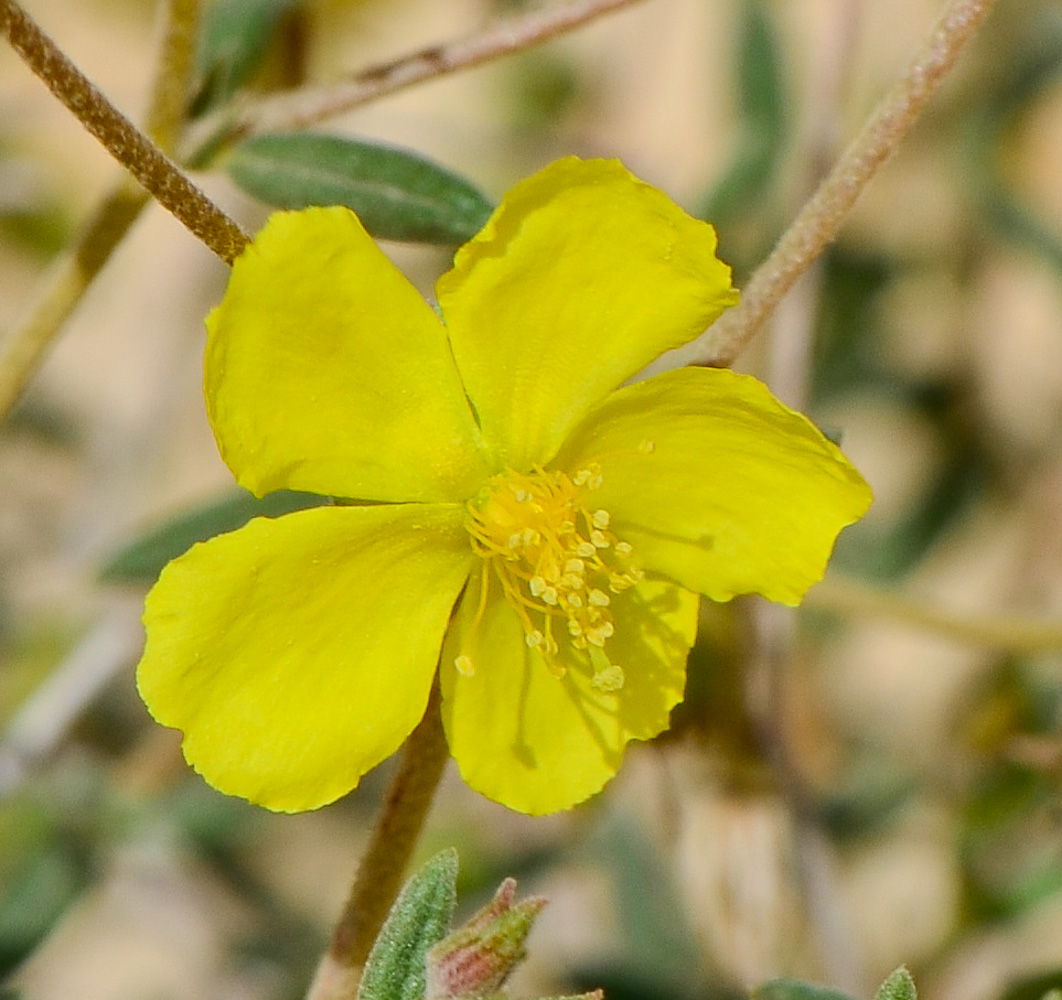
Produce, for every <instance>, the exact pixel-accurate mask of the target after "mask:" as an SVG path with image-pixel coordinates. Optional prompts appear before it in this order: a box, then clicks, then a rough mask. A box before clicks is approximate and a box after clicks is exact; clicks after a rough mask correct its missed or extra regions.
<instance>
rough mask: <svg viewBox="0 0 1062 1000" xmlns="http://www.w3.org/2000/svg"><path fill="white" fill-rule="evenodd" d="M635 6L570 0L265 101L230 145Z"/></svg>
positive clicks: (622, 1)
mask: <svg viewBox="0 0 1062 1000" xmlns="http://www.w3.org/2000/svg"><path fill="white" fill-rule="evenodd" d="M637 2H638V0H572V2H568V3H558V4H554V5H552V6H549V7H546V8H544V9H543V8H537V9H534V10H531V11H528V12H527V13H526V14H523V15H521V16H519V17H512V18H508V19H506V20H503V21H499V22H498V23H496V24H494V25H491V26H490V27H488V28H487V29H485V30H484V31H481V32H478V33H476V34H474V35H468V36H466V37H464V38H459V39H456V40H454V41H451V42H446V43H444V44H442V45H433V46H430V47H429V48H425V49H421V50H420V51H419V52H414V53H412V54H410V55H408V56H403V57H402V58H400V59H396V60H394V61H393V62H389V63H384V64H382V65H380V66H373V67H370V68H369V69H367V70H363V71H361V72H359V73H357V74H355V75H354V76H352V77H350V78H349V79H347V80H341V81H339V82H337V83H333V84H330V85H328V86H325V87H320V86H316V87H304V88H301V89H299V90H293V91H289V92H288V93H286V94H280V95H278V96H276V97H271V98H267V99H265V100H263V101H260V102H258V103H257V104H255V105H253V106H252V107H250V108H248V109H247V110H246V111H245V112H244V113H243V114H242V115H241V116H240V117H238V118H237V119H236V121H235V122H234V123H233V124H232V126H231V130H230V131H229V132H228V138H229V139H238V138H240V137H242V136H244V135H247V134H249V133H251V132H276V131H282V130H288V129H299V128H305V127H306V126H307V125H312V124H314V123H316V122H319V121H321V120H322V119H325V118H329V117H331V116H333V115H337V114H339V113H341V112H343V111H349V110H350V109H351V108H353V107H356V106H358V105H360V104H364V103H366V102H367V101H371V100H375V99H376V98H378V97H382V96H383V95H385V94H390V93H393V92H394V91H396V90H401V89H403V88H405V87H410V86H412V85H413V84H415V83H421V82H422V81H424V80H431V79H434V78H435V77H439V76H445V75H446V74H448V73H453V72H456V71H457V70H460V69H466V68H468V67H470V66H478V65H480V64H481V63H485V62H488V61H490V60H492V59H498V58H500V57H502V56H507V55H511V54H512V53H513V52H518V51H520V50H522V49H528V48H531V47H533V46H535V45H541V44H542V43H543V42H547V41H549V40H550V39H551V38H555V37H556V36H557V35H560V34H562V33H564V32H566V31H571V30H572V29H573V28H577V27H579V26H580V25H583V24H586V23H587V22H588V21H592V20H594V19H595V18H598V17H601V16H602V15H604V14H608V13H611V12H613V11H617V10H621V9H622V8H624V7H629V6H631V5H632V4H634V3H637Z"/></svg>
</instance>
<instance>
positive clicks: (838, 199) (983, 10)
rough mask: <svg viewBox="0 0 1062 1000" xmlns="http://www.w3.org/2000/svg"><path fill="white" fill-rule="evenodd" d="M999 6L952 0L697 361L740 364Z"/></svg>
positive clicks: (706, 338) (703, 343)
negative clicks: (742, 356) (916, 53)
mask: <svg viewBox="0 0 1062 1000" xmlns="http://www.w3.org/2000/svg"><path fill="white" fill-rule="evenodd" d="M995 2H996V0H952V3H951V4H950V5H949V6H948V9H947V11H946V12H945V14H944V16H943V17H942V18H941V19H940V21H938V22H937V24H936V26H935V27H934V29H933V31H932V33H931V34H930V36H929V39H928V41H927V42H926V44H925V45H924V46H923V47H922V49H921V50H920V51H919V52H918V55H917V56H916V57H915V59H914V60H913V62H912V63H911V66H910V68H909V69H908V70H907V72H906V73H905V74H904V76H903V77H902V78H901V80H900V81H899V83H897V85H896V86H895V87H894V88H893V90H892V92H891V93H890V94H889V95H888V96H887V97H886V98H885V100H884V101H883V102H882V103H881V104H880V105H879V106H878V109H877V110H876V111H875V112H874V114H873V115H872V116H871V118H870V120H869V121H868V122H867V124H866V125H865V126H864V128H863V131H862V132H861V133H860V134H859V136H858V137H857V138H856V139H855V141H854V142H852V144H851V145H850V146H849V147H848V148H847V149H846V150H845V152H844V153H843V154H842V155H841V158H840V160H838V161H837V164H836V165H835V166H834V168H833V170H831V171H830V173H829V175H828V176H827V177H826V179H825V180H824V181H823V182H822V184H820V185H819V188H818V190H817V191H816V192H815V194H814V195H813V196H812V198H811V200H810V201H809V202H808V203H807V204H806V205H805V206H804V208H803V210H802V211H801V212H800V214H799V215H798V216H797V218H796V221H795V222H794V223H793V224H792V225H791V226H790V227H789V230H788V231H787V232H786V233H785V235H784V236H783V237H782V239H781V240H780V241H779V243H778V245H777V246H776V247H775V249H774V250H773V251H772V253H771V255H770V256H769V257H768V258H767V260H766V261H764V263H763V264H761V265H760V267H759V268H757V270H756V272H755V273H754V274H753V275H752V277H751V279H750V280H749V282H748V284H747V285H746V286H745V288H744V290H743V292H742V298H741V303H740V304H739V305H738V306H736V307H735V308H734V309H731V310H729V311H728V312H726V313H724V314H723V315H722V316H721V317H720V318H719V319H718V320H717V321H716V322H715V323H714V324H713V325H712V327H711V328H710V329H709V330H708V331H707V332H706V333H704V334H703V335H702V337H701V339H700V341H699V342H698V343H697V344H696V345H695V348H694V350H693V354H692V362H693V363H694V364H703V365H713V366H715V367H719V368H725V367H728V366H729V365H731V364H733V362H734V360H735V359H736V358H737V356H738V355H739V354H740V353H741V351H742V350H743V349H744V348H745V346H746V345H747V344H748V342H749V341H750V340H751V339H752V337H753V336H754V335H755V334H756V332H757V331H758V330H759V329H760V327H761V325H762V324H763V322H764V320H766V319H767V317H768V316H769V315H770V314H771V313H772V312H773V311H774V309H775V307H776V306H777V305H778V302H779V300H780V299H781V298H782V296H783V295H785V293H786V292H787V291H788V290H789V289H790V288H791V287H792V285H793V282H795V281H796V279H797V278H799V277H800V275H801V274H803V273H804V272H805V271H806V270H807V269H808V267H809V266H810V265H811V263H812V261H814V260H815V259H816V258H817V257H818V256H819V254H820V253H822V251H823V250H824V249H825V247H826V245H827V244H828V243H829V242H830V241H831V240H832V239H833V238H834V236H836V234H837V231H838V229H840V227H841V223H842V222H844V220H845V218H846V217H847V215H848V212H849V211H850V210H851V208H852V206H853V205H854V204H855V201H856V199H857V198H858V197H859V195H860V194H861V193H862V191H863V189H864V188H865V187H866V185H867V183H868V182H869V181H870V179H871V178H872V177H873V176H874V174H875V173H877V171H878V169H879V168H880V167H881V165H882V164H883V163H884V162H885V161H886V160H887V159H888V158H889V156H890V155H891V154H892V153H893V151H894V150H895V149H896V147H897V146H898V145H899V143H900V141H901V140H902V139H903V137H904V136H905V135H906V134H907V132H908V130H909V129H910V127H911V126H912V125H913V124H914V122H915V120H916V119H917V118H918V115H919V113H920V112H921V111H922V108H923V107H925V104H926V102H927V101H928V100H929V98H930V96H931V95H932V94H933V92H934V91H935V90H936V89H937V87H938V86H939V84H940V82H941V81H942V80H943V79H944V77H945V76H946V75H947V73H948V70H950V69H951V67H952V65H953V64H954V63H955V60H956V59H957V58H958V55H959V53H960V51H961V50H962V48H963V46H964V45H965V44H966V43H967V42H968V41H969V40H970V38H972V37H973V35H974V33H975V32H976V30H977V28H978V27H979V26H980V25H981V23H982V22H983V21H984V19H985V18H986V17H987V16H988V13H989V11H990V10H991V9H992V7H993V5H994V4H995Z"/></svg>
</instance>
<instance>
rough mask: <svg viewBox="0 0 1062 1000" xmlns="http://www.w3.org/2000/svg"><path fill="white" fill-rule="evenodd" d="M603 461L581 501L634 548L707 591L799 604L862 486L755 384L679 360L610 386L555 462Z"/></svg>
mask: <svg viewBox="0 0 1062 1000" xmlns="http://www.w3.org/2000/svg"><path fill="white" fill-rule="evenodd" d="M593 462H597V463H599V465H600V467H601V476H602V484H601V486H600V488H599V489H598V491H597V493H596V494H595V495H593V499H592V502H593V504H594V505H595V506H599V507H601V508H603V509H605V510H608V511H609V512H610V513H611V515H612V530H613V532H614V533H615V535H616V536H617V537H618V538H620V539H622V540H624V541H626V542H628V543H630V544H631V545H633V547H634V556H635V560H636V561H637V562H639V563H640V565H641V566H642V567H643V568H644V569H647V570H654V571H657V572H660V573H663V574H666V575H667V576H669V577H670V578H671V579H673V580H675V581H676V582H677V583H680V584H681V585H682V586H684V587H689V588H690V589H691V590H696V591H698V592H699V593H702V594H704V595H706V596H707V597H710V598H712V599H713V600H716V601H725V600H729V599H730V598H731V597H733V596H734V595H736V594H745V593H757V594H762V595H763V596H764V597H767V598H770V599H771V600H774V601H780V602H782V603H783V604H796V603H798V602H799V601H800V599H801V598H802V597H803V595H804V592H805V591H806V590H807V589H808V587H810V586H811V585H812V584H813V583H815V582H816V581H818V580H819V579H820V578H821V577H822V574H823V571H824V570H825V568H826V561H827V559H828V558H829V555H830V552H831V550H832V549H833V543H834V541H835V539H836V537H837V534H838V533H839V532H840V530H841V529H842V528H843V527H844V526H845V525H846V524H851V523H852V522H853V521H856V520H858V519H859V518H860V517H862V515H863V513H864V512H865V511H866V509H867V507H868V506H869V505H870V500H871V495H870V488H869V487H868V486H867V484H866V483H865V482H864V481H863V479H862V477H861V476H860V475H859V473H858V472H856V470H855V469H854V468H852V466H851V465H850V464H849V463H848V460H847V459H846V458H845V457H844V455H842V454H841V452H840V451H839V450H838V449H837V448H836V447H835V446H834V445H832V444H831V443H830V442H829V441H827V440H826V438H824V437H823V436H822V434H820V433H819V431H818V430H817V429H816V428H815V427H814V426H813V425H812V424H811V423H810V422H809V421H808V420H807V419H806V418H804V417H803V416H801V415H800V414H799V413H795V412H793V411H792V410H790V409H788V408H787V407H786V406H784V405H783V404H782V403H780V402H779V401H778V400H777V399H775V398H774V397H773V396H772V395H771V394H770V393H769V392H768V391H767V389H766V387H765V386H763V385H762V384H760V383H759V382H757V381H756V380H755V379H753V378H750V377H749V376H746V375H736V374H734V373H733V372H730V371H725V370H719V369H707V368H686V369H681V370H679V371H672V372H666V373H664V374H662V375H657V376H655V377H654V378H651V379H649V380H647V381H645V382H641V383H639V384H637V385H633V386H628V387H627V388H624V389H621V390H619V391H618V392H616V393H614V394H613V395H612V396H610V397H609V398H608V399H607V400H606V401H605V402H604V403H602V404H601V405H600V406H599V407H598V408H597V409H596V410H595V411H594V412H593V413H591V414H590V415H589V416H587V418H586V421H585V422H584V423H583V424H582V425H581V426H580V427H579V428H578V429H577V430H576V431H575V432H574V433H573V435H572V437H571V439H570V440H569V441H568V442H567V443H566V445H565V448H564V451H563V453H562V454H561V455H559V456H558V458H557V463H556V464H557V465H558V466H559V467H560V468H563V469H567V470H572V471H574V470H577V469H580V468H585V467H587V466H588V465H590V464H591V463H593Z"/></svg>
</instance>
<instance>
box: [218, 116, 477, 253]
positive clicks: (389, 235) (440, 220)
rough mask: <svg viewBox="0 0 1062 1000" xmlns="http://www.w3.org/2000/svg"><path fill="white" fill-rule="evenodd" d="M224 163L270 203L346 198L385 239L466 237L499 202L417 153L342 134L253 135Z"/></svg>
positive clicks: (438, 240)
mask: <svg viewBox="0 0 1062 1000" xmlns="http://www.w3.org/2000/svg"><path fill="white" fill-rule="evenodd" d="M225 165H226V169H227V171H228V173H229V176H230V177H231V178H232V179H233V180H234V181H235V182H236V183H237V184H238V185H239V186H240V187H241V188H243V189H244V190H245V191H247V192H248V193H249V194H252V195H254V196H255V197H256V198H259V199H261V200H262V201H264V202H265V203H266V204H267V205H272V206H274V207H275V208H306V207H307V206H309V205H346V206H347V208H350V209H352V210H353V211H355V212H356V213H357V214H358V216H359V218H360V219H361V221H362V223H363V225H364V226H365V228H366V229H367V230H368V231H369V232H370V233H371V234H372V235H373V236H374V237H377V238H380V239H391V240H407V241H411V242H420V243H464V242H465V241H466V240H469V239H471V238H472V237H473V236H475V235H476V233H478V232H479V230H480V229H482V228H483V225H484V223H485V222H486V221H487V219H488V217H489V216H490V213H491V210H492V208H493V206H492V205H491V203H490V202H489V201H488V200H487V199H486V198H485V197H484V196H483V195H482V194H481V193H480V192H479V191H478V190H476V188H474V187H472V185H471V184H469V183H468V182H467V181H465V180H464V179H462V178H461V177H458V176H457V175H456V174H452V173H450V172H449V171H448V170H445V169H443V168H442V167H440V166H438V165H437V164H435V163H432V162H431V161H430V160H427V159H425V158H424V157H422V156H418V155H417V154H416V153H411V152H409V151H407V150H404V149H396V148H394V147H390V146H380V145H376V144H374V143H369V142H360V141H358V140H356V139H345V138H341V137H339V136H332V135H316V134H311V133H305V132H273V133H270V134H267V135H257V136H252V137H250V138H249V139H245V140H244V141H243V142H241V143H239V144H237V145H236V146H235V147H234V148H233V149H232V151H231V153H230V154H229V156H228V158H227V160H226V164H225Z"/></svg>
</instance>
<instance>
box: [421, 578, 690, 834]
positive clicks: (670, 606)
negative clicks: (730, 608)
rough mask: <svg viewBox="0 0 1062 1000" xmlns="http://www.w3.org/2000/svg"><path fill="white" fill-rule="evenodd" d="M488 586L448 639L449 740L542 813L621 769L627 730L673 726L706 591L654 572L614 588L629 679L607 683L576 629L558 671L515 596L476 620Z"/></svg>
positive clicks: (481, 786)
mask: <svg viewBox="0 0 1062 1000" xmlns="http://www.w3.org/2000/svg"><path fill="white" fill-rule="evenodd" d="M478 590H479V582H478V580H477V579H476V577H475V575H474V576H473V579H472V582H471V583H470V584H469V593H468V595H467V596H466V597H465V598H463V599H462V601H461V603H460V605H459V607H458V612H457V617H456V619H455V622H454V624H453V626H452V627H451V630H450V633H449V634H448V636H447V641H446V644H445V646H444V647H443V655H442V660H441V664H442V665H441V668H440V679H441V682H442V692H443V722H444V724H445V726H446V733H447V738H448V739H449V741H450V752H451V753H452V754H453V756H454V757H455V758H456V760H457V763H458V766H459V767H460V769H461V774H462V776H463V777H464V779H465V781H466V782H467V783H468V784H469V785H470V786H471V787H472V788H474V789H476V791H478V792H481V793H482V794H483V795H486V796H487V797H488V798H491V799H494V800H495V801H496V802H501V803H502V804H503V805H506V806H508V807H509V808H510V809H516V810H519V811H520V812H525V813H531V814H532V815H540V814H542V813H548V812H556V811H558V810H560V809H567V808H570V807H571V806H574V805H576V804H577V803H579V802H582V801H583V800H584V799H587V798H589V797H590V796H591V795H593V794H594V793H596V792H598V791H600V790H601V788H602V787H603V786H604V785H605V783H606V782H607V781H608V780H609V779H610V778H611V777H612V776H613V775H614V774H615V773H616V771H617V770H618V768H619V765H620V758H621V757H622V754H623V748H624V746H625V745H626V744H627V742H628V741H630V740H646V739H650V738H651V737H653V736H655V735H656V734H657V733H659V732H660V731H661V730H662V729H664V728H666V726H667V724H668V713H669V712H670V710H671V709H672V707H674V705H675V704H677V703H678V702H679V701H681V699H682V695H683V690H684V688H685V680H686V654H687V653H688V651H689V648H690V646H691V645H692V644H693V639H694V634H695V631H696V621H697V597H696V595H694V594H691V593H689V592H688V591H685V590H682V589H680V588H679V587H675V586H673V585H671V584H665V583H659V582H649V581H646V582H644V583H642V584H639V585H638V586H637V587H634V588H632V589H630V590H627V591H624V592H623V593H622V594H617V595H616V596H615V598H614V600H613V608H612V609H613V612H614V615H615V622H616V632H615V634H614V635H613V637H612V638H611V639H609V640H608V653H609V656H610V657H611V659H612V660H613V662H614V663H616V664H617V665H619V666H620V667H621V668H622V669H623V673H624V675H625V681H624V684H623V686H622V687H621V688H620V689H619V690H617V691H611V692H608V691H602V690H599V689H597V688H595V687H594V685H593V683H592V674H593V671H592V670H591V667H590V664H589V662H588V660H587V658H586V654H585V653H577V652H576V651H575V650H574V649H573V648H572V647H571V646H570V645H569V643H568V641H567V637H566V636H558V642H559V644H560V652H559V653H558V657H559V659H560V660H561V662H563V663H564V664H565V665H566V667H567V672H566V673H565V675H564V677H562V678H557V677H555V676H553V675H552V674H551V673H550V672H549V670H548V669H547V667H546V664H545V663H544V661H543V659H542V657H541V655H540V654H539V652H538V651H537V650H535V649H530V648H528V645H527V643H526V641H525V639H524V631H523V628H522V627H521V625H520V622H519V619H518V618H517V616H516V614H515V613H514V612H513V610H512V608H511V607H510V606H509V604H508V603H507V602H506V600H505V599H504V598H502V597H500V596H499V597H497V598H496V599H492V600H490V601H488V603H487V606H486V609H485V611H484V614H483V616H482V618H481V620H480V621H479V622H478V624H474V618H475V614H476V605H477V603H478V602H477V600H476V598H477V596H478ZM459 653H463V654H465V655H468V656H469V657H470V658H471V660H472V662H473V664H474V669H475V672H474V673H473V674H472V675H471V676H465V675H464V674H460V673H458V671H457V670H456V669H455V668H454V666H453V664H454V660H455V658H456V657H457V655H458V654H459Z"/></svg>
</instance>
